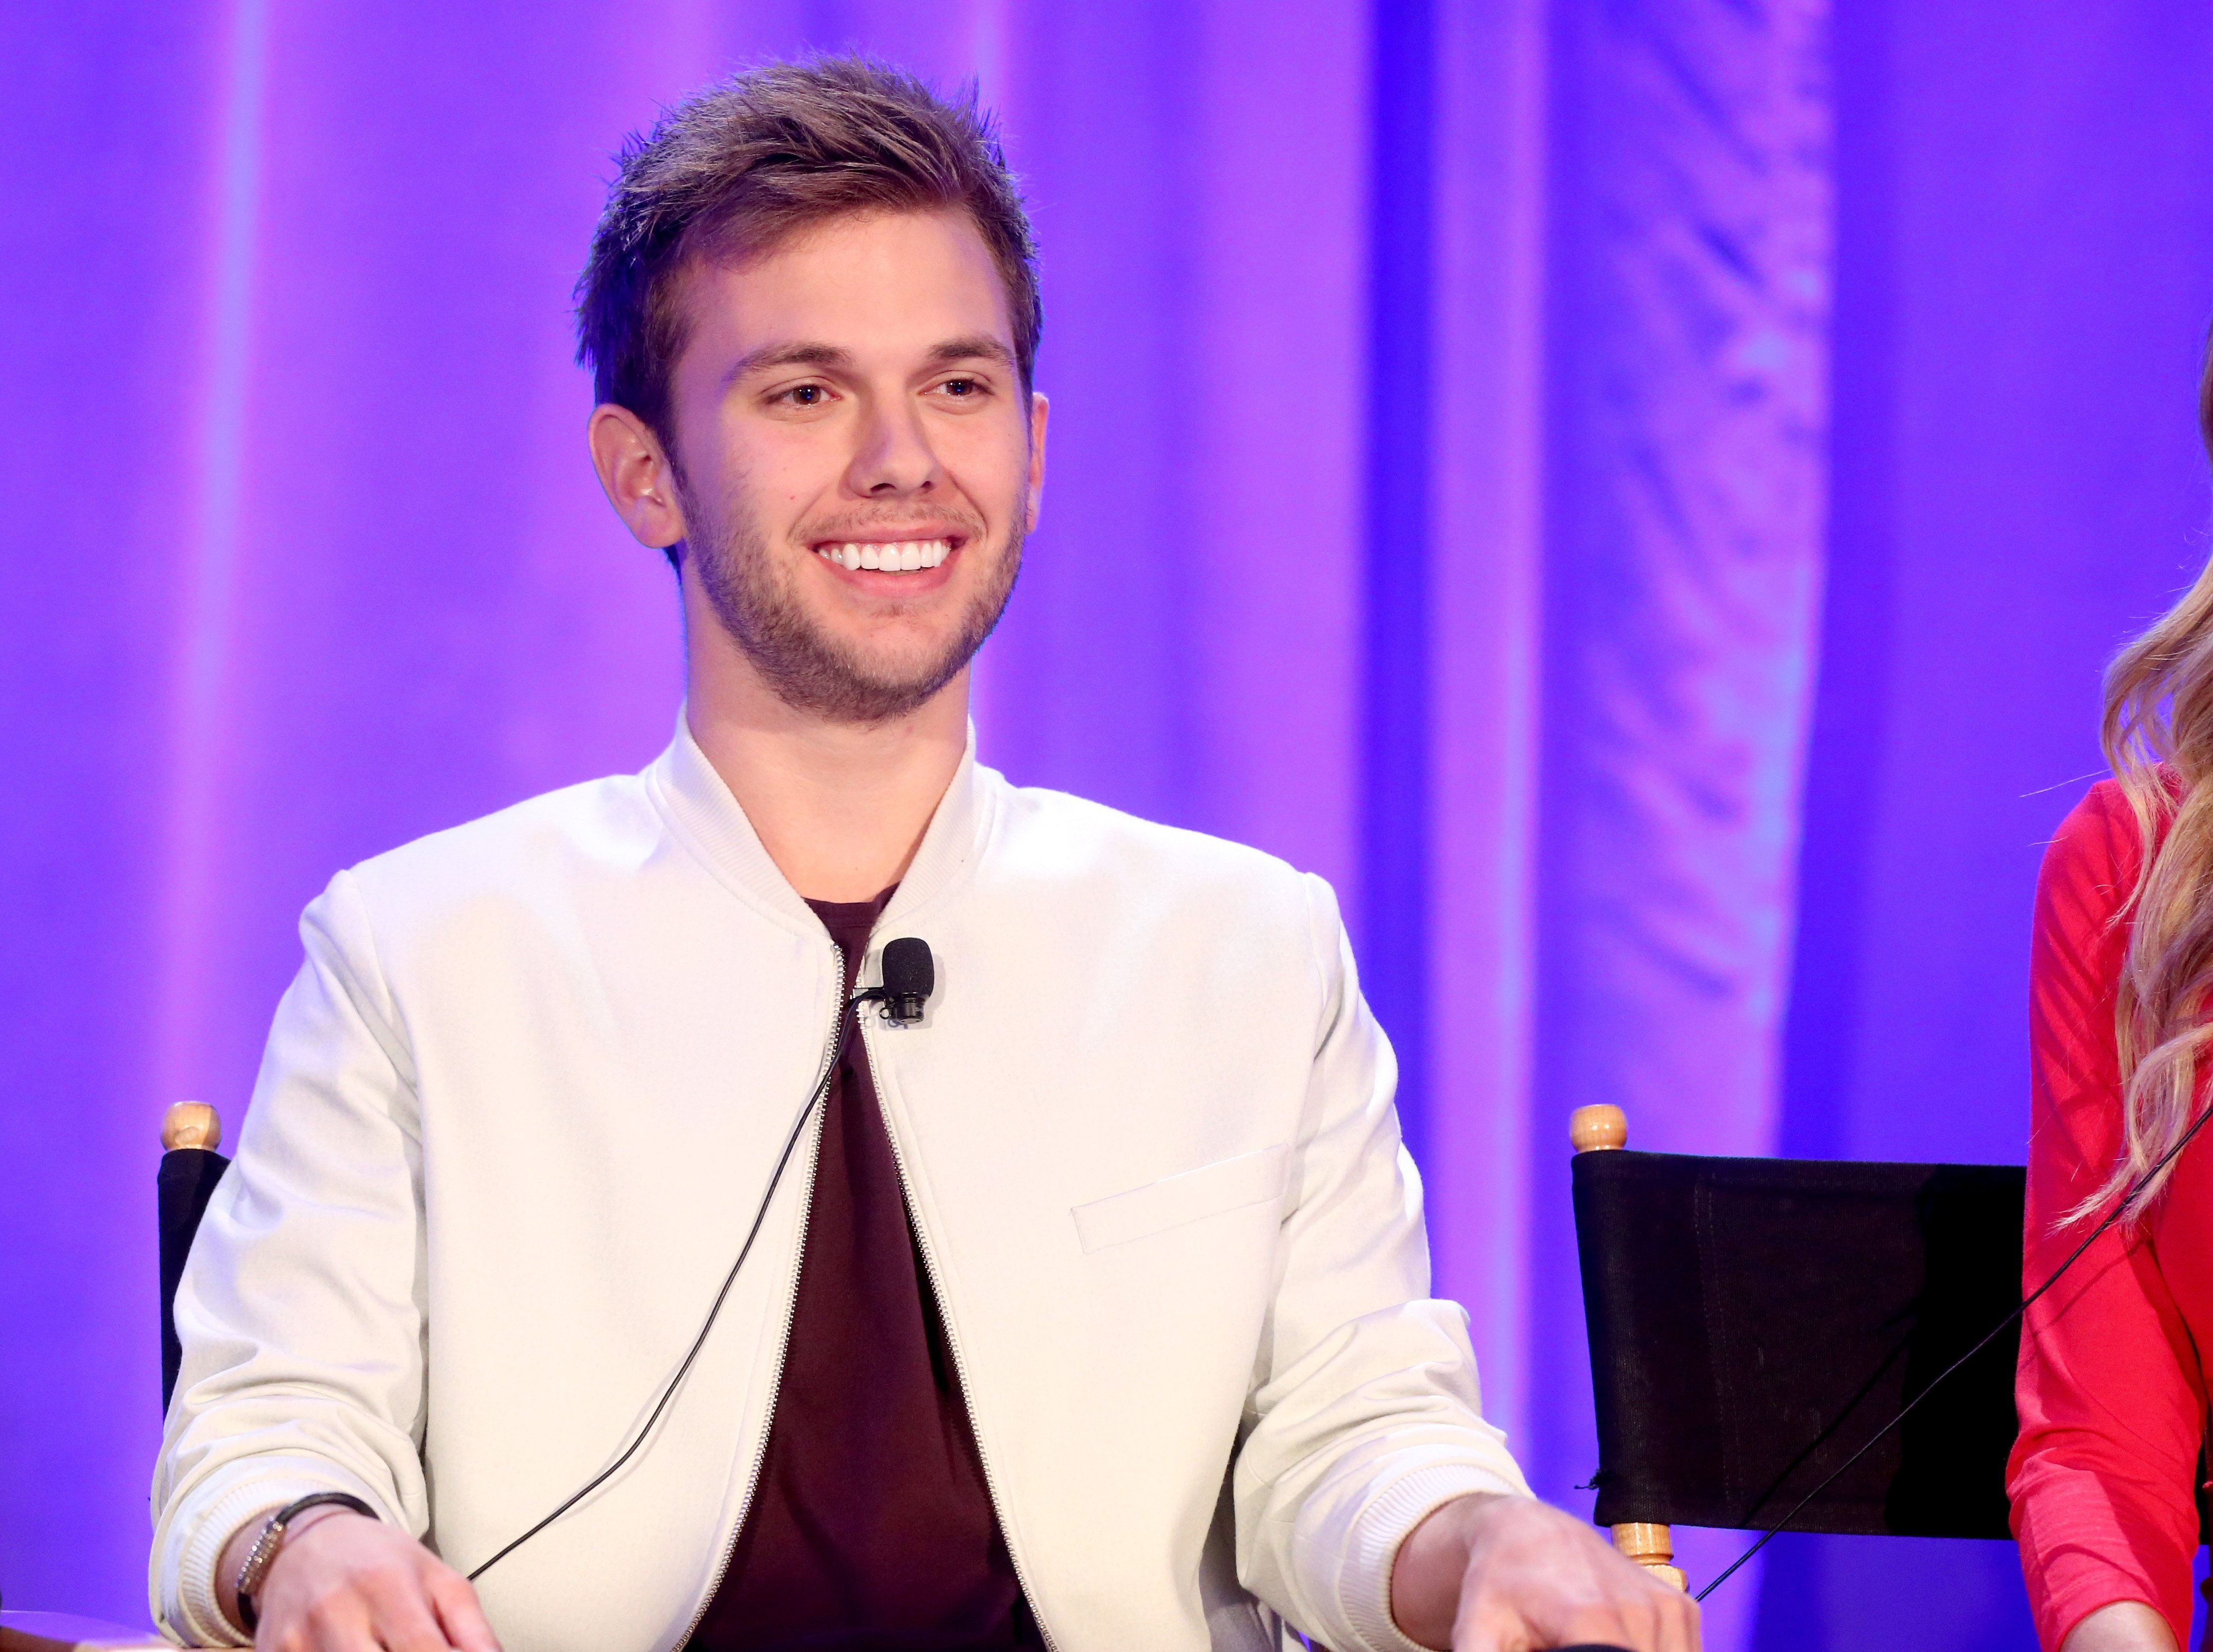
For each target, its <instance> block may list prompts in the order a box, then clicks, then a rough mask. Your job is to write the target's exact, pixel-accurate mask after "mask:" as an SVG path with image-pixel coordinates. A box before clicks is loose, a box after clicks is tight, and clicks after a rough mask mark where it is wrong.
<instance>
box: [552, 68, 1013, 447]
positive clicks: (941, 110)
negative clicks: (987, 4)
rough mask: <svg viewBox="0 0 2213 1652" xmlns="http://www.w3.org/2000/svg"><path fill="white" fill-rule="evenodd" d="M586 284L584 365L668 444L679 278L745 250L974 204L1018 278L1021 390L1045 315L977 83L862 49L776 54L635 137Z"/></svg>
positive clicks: (1002, 262) (598, 389) (679, 326)
mask: <svg viewBox="0 0 2213 1652" xmlns="http://www.w3.org/2000/svg"><path fill="white" fill-rule="evenodd" d="M618 159H619V172H618V174H617V176H616V178H615V181H614V184H613V187H612V188H611V189H610V190H609V192H608V194H607V210H606V212H605V213H603V214H602V215H601V216H600V223H599V228H598V229H596V230H594V233H593V235H592V251H591V257H590V259H589V261H588V263H587V264H586V265H585V266H584V272H583V274H582V276H581V277H578V279H577V282H576V359H577V361H578V362H579V363H582V365H584V366H586V367H588V368H589V369H591V371H592V380H593V387H594V392H595V393H596V394H597V396H598V399H600V401H603V402H613V403H616V404H617V405H620V406H623V407H626V408H628V409H629V410H630V411H631V412H633V413H635V414H637V416H638V418H641V419H643V420H644V421H645V422H646V424H649V425H650V426H651V427H652V428H653V430H655V432H656V433H657V434H658V435H660V436H661V439H662V440H663V442H668V440H669V436H670V432H669V430H668V393H669V389H668V387H669V375H670V373H671V371H672V369H674V365H675V363H676V358H677V357H678V356H679V355H680V354H681V353H682V351H683V348H684V344H685V338H684V320H683V316H682V314H681V313H680V306H679V305H678V303H677V302H676V293H675V289H676V285H677V277H678V276H679V274H680V271H682V269H683V268H684V266H685V265H686V263H688V262H689V261H690V260H692V259H695V258H700V259H747V258H751V257H757V256H759V255H760V254H762V253H767V252H771V251H773V250H774V249H775V248H776V247H777V246H778V245H780V244H781V243H782V242H783V241H785V240H786V239H788V238H789V236H791V235H794V234H796V233H797V232H798V231H800V230H802V229H807V228H808V227H810V226H812V225H814V224H817V223H822V222H823V221H825V220H826V219H831V218H837V217H843V216H846V215H848V214H850V213H860V212H881V211H894V212H899V211H930V210H945V209H949V208H959V209H962V210H966V212H967V213H968V215H969V216H971V217H972V218H973V219H974V220H975V223H976V228H977V230H978V233H979V234H980V235H982V236H983V238H984V244H985V247H987V248H988V249H989V250H990V252H991V258H992V260H993V261H994V262H995V263H996V264H997V266H998V270H999V274H1000V277H1001V278H1002V279H1003V281H1004V282H1005V283H1006V290H1007V311H1008V315H1009V320H1011V322H1012V324H1013V330H1014V344H1015V366H1016V368H1017V369H1018V370H1019V372H1020V374H1021V381H1022V387H1023V388H1024V390H1025V391H1027V389H1028V388H1029V387H1030V383H1031V380H1032V375H1033V369H1034V367H1035V363H1036V360H1037V345H1038V333H1039V326H1040V323H1041V320H1042V317H1041V314H1040V311H1039V303H1038V282H1037V252H1036V247H1035V245H1034V243H1033V240H1032V237H1031V233H1030V223H1029V216H1028V215H1027V212H1025V211H1024V210H1023V207H1022V198H1021V192H1020V191H1019V190H1018V189H1017V188H1016V186H1015V178H1014V174H1012V173H1010V172H1009V171H1008V169H1007V162H1006V156H1005V155H1004V153H1003V151H1002V149H1001V147H1000V143H999V137H998V133H997V126H996V123H995V122H994V121H993V120H992V119H991V116H990V115H989V114H988V113H985V111H983V110H982V109H980V108H979V107H978V106H977V101H976V93H975V88H973V87H972V86H971V87H969V88H965V90H964V91H963V93H962V94H961V95H960V96H959V97H958V98H955V99H953V100H948V99H945V98H942V97H940V96H938V95H937V94H936V93H935V92H933V91H931V90H930V88H928V87H927V86H925V85H924V84H923V83H922V82H920V81H918V80H917V79H916V78H915V77H914V76H911V75H909V74H906V73H905V72H904V71H902V70H898V69H894V68H893V67H891V66H890V65H889V64H883V63H879V62H876V61H875V60H873V59H870V58H859V57H818V58H808V59H806V60H804V61H802V62H798V63H773V64H765V65H763V66H762V67H759V68H756V69H751V70H746V71H745V72H744V73H742V74H739V75H736V76H732V77H731V78H730V79H729V80H726V81H723V82H721V83H719V84H717V85H715V86H712V87H710V88H708V89H707V90H705V91H704V92H701V93H698V94H696V95H695V96H693V97H691V98H688V99H686V101H684V102H682V103H680V104H679V105H677V106H676V107H674V108H673V109H670V110H668V111H667V112H666V113H663V114H662V116H661V119H659V120H658V121H657V122H656V123H655V125H654V127H653V130H652V131H651V132H649V133H648V134H646V135H644V136H643V137H640V136H638V135H637V134H632V135H631V138H630V139H629V141H628V142H626V143H625V144H624V145H623V148H622V151H621V154H620V155H619V157H618Z"/></svg>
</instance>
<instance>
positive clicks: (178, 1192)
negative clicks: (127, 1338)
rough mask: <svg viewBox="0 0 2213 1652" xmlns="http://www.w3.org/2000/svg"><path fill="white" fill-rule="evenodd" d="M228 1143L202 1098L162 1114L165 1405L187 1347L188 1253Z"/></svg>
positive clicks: (159, 1182)
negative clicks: (180, 1311) (181, 1306)
mask: <svg viewBox="0 0 2213 1652" xmlns="http://www.w3.org/2000/svg"><path fill="white" fill-rule="evenodd" d="M222 1145H223V1120H222V1119H219V1118H217V1117H216V1110H215V1109H214V1108H213V1107H210V1106H208V1105H207V1104H206V1103H205V1102H203V1101H180V1102H178V1103H177V1104H176V1105H175V1106H173V1107H171V1108H170V1109H169V1111H168V1113H166V1114H165V1115H163V1117H162V1168H161V1170H160V1172H159V1173H157V1174H156V1175H155V1181H154V1190H155V1204H156V1206H157V1208H158V1210H159V1219H160V1222H161V1228H162V1410H163V1411H168V1409H169V1396H170V1394H171V1393H173V1392H174V1390H175V1388H176V1386H177V1366H178V1364H179V1363H180V1362H181V1361H182V1360H183V1358H184V1350H183V1349H182V1348H180V1346H179V1345H178V1343H177V1314H176V1305H177V1282H178V1281H179V1280H180V1279H182V1278H183V1277H185V1258H186V1256H188V1255H189V1254H191V1253H192V1235H193V1234H197V1233H198V1232H199V1229H200V1218H201V1217H202V1216H204V1215H206V1214H207V1206H208V1196H209V1195H210V1194H211V1193H213V1192H215V1185H216V1183H217V1182H219V1181H221V1180H223V1172H224V1171H226V1170H228V1169H229V1168H230V1161H229V1159H226V1158H224V1157H223V1155H222V1154H220V1153H218V1152H216V1149H217V1148H218V1147H221V1146H222Z"/></svg>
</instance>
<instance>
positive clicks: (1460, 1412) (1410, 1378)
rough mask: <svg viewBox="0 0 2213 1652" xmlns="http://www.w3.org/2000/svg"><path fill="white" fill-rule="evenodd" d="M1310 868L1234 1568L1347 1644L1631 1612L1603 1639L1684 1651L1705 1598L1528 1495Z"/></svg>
mask: <svg viewBox="0 0 2213 1652" xmlns="http://www.w3.org/2000/svg"><path fill="white" fill-rule="evenodd" d="M1308 890H1309V906H1310V924H1311V934H1312V944H1313V948H1314V964H1315V968H1316V970H1317V972H1318V974H1319V976H1320V985H1321V993H1320V1015H1319V1021H1318V1025H1317V1027H1316V1029H1315V1045H1314V1059H1313V1066H1312V1070H1311V1077H1310V1079H1309V1085H1308V1098H1307V1106H1306V1111H1305V1114H1304V1117H1303V1118H1302V1123H1301V1125H1300V1129H1299V1133H1298V1138H1297V1140H1296V1142H1295V1147H1294V1157H1293V1192H1292V1195H1291V1199H1290V1203H1289V1207H1288V1209H1287V1212H1286V1215H1285V1217H1284V1221H1283V1234H1282V1237H1281V1241H1280V1243H1279V1245H1278V1248H1277V1257H1278V1260H1277V1282H1276V1286H1275V1290H1274V1294H1273V1296H1272V1298H1271V1304H1270V1311H1269V1315H1268V1320H1267V1322H1266V1324H1265V1326H1264V1328H1263V1332H1262V1346H1261V1353H1260V1359H1259V1367H1258V1369H1257V1371H1256V1374H1255V1382H1254V1387H1253V1396H1252V1399H1251V1401H1250V1405H1249V1410H1248V1417H1247V1430H1246V1433H1245V1436H1244V1439H1243V1442H1242V1443H1241V1447H1240V1449H1239V1451H1238V1454H1237V1458H1236V1462H1235V1471H1234V1478H1233V1489H1234V1491H1235V1500H1236V1510H1237V1522H1236V1524H1237V1551H1238V1572H1239V1576H1240V1577H1241V1580H1242V1581H1243V1582H1244V1583H1245V1585H1246V1587H1247V1588H1250V1589H1252V1590H1253V1592H1254V1593H1255V1594H1259V1596H1260V1597H1261V1598H1262V1599H1264V1600H1268V1601H1270V1602H1271V1603H1272V1604H1274V1605H1276V1606H1277V1607H1278V1609H1279V1610H1282V1611H1283V1612H1285V1613H1286V1614H1287V1615H1288V1616H1289V1618H1291V1619H1292V1620H1293V1621H1294V1622H1295V1623H1296V1624H1297V1625H1298V1626H1299V1627H1300V1628H1301V1629H1302V1630H1304V1631H1307V1632H1308V1633H1309V1634H1311V1635H1314V1636H1316V1637H1319V1638H1320V1640H1322V1641H1323V1642H1325V1643H1327V1644H1329V1645H1331V1646H1333V1647H1335V1648H1337V1649H1338V1652H1356V1649H1359V1652H1411V1649H1415V1648H1418V1647H1421V1646H1424V1645H1425V1644H1426V1645H1429V1646H1432V1647H1443V1646H1445V1645H1447V1644H1448V1637H1452V1636H1454V1635H1457V1636H1458V1637H1459V1638H1457V1639H1451V1640H1450V1641H1449V1643H1450V1644H1452V1645H1453V1646H1454V1648H1455V1649H1456V1652H1518V1649H1521V1648H1523V1647H1537V1646H1544V1645H1557V1644H1564V1643H1567V1642H1561V1641H1557V1640H1552V1639H1549V1638H1547V1637H1549V1636H1550V1635H1551V1633H1552V1629H1551V1627H1550V1625H1553V1624H1555V1623H1562V1622H1583V1621H1586V1620H1591V1619H1592V1614H1593V1613H1594V1612H1596V1613H1598V1614H1600V1617H1601V1618H1602V1620H1603V1621H1606V1622H1607V1623H1608V1624H1610V1625H1619V1627H1614V1628H1611V1629H1610V1630H1609V1631H1608V1633H1606V1634H1602V1635H1598V1636H1594V1637H1592V1638H1594V1639H1596V1640H1599V1641H1600V1642H1603V1641H1606V1640H1607V1639H1613V1640H1615V1641H1616V1642H1617V1643H1619V1644H1620V1645H1622V1646H1625V1647H1629V1648H1631V1649H1634V1652H1687V1649H1689V1648H1691V1647H1693V1646H1695V1644H1696V1640H1695V1637H1696V1629H1695V1625H1696V1621H1697V1612H1696V1609H1695V1607H1693V1606H1691V1604H1690V1603H1689V1602H1688V1601H1687V1600H1685V1599H1684V1598H1683V1597H1682V1596H1681V1595H1680V1594H1678V1593H1676V1592H1674V1591H1672V1590H1670V1591H1667V1593H1666V1594H1660V1593H1657V1592H1656V1591H1659V1590H1661V1588H1662V1587H1663V1586H1661V1585H1660V1584H1659V1583H1657V1582H1655V1580H1654V1579H1653V1578H1652V1577H1651V1576H1649V1574H1648V1573H1646V1572H1644V1571H1643V1570H1642V1569H1641V1568H1638V1567H1636V1566H1633V1565H1631V1564H1630V1563H1629V1562H1627V1561H1625V1560H1623V1559H1622V1558H1620V1557H1619V1556H1618V1555H1616V1554H1615V1553H1614V1552H1613V1551H1612V1549H1611V1548H1609V1547H1608V1546H1607V1545H1606V1544H1605V1543H1604V1542H1603V1541H1602V1540H1601V1539H1600V1538H1599V1536H1598V1535H1597V1533H1595V1532H1594V1531H1592V1530H1590V1529H1589V1528H1588V1527H1585V1526H1584V1525H1583V1524H1582V1522H1581V1521H1575V1520H1573V1519H1571V1518H1570V1517H1569V1516H1568V1515H1563V1514H1561V1513H1560V1512H1559V1511H1558V1510H1556V1509H1547V1508H1545V1506H1544V1505H1542V1504H1540V1503H1537V1502H1536V1501H1535V1500H1534V1499H1533V1498H1532V1497H1530V1496H1529V1495H1528V1487H1527V1483H1526V1482H1525V1481H1524V1480H1523V1479H1522V1478H1521V1470H1520V1469H1519V1467H1517V1466H1516V1465H1515V1462H1514V1460H1513V1458H1512V1456H1511V1455H1510V1454H1509V1453H1508V1451H1507V1450H1506V1448H1505V1444H1504V1442H1503V1438H1502V1436H1500V1435H1499V1433H1498V1430H1497V1429H1496V1428H1494V1427H1492V1426H1491V1424H1490V1423H1487V1422H1486V1421H1484V1417H1483V1413H1482V1405H1481V1399H1480V1397H1479V1394H1478V1389H1477V1386H1476V1380H1475V1362H1474V1356H1473V1355H1472V1353H1471V1352H1470V1350H1469V1348H1468V1344H1467V1331H1466V1314H1464V1313H1463V1312H1462V1311H1461V1310H1460V1308H1458V1307H1457V1306H1455V1305H1454V1304H1452V1303H1449V1302H1442V1301H1433V1300H1430V1295H1429V1291H1430V1275H1429V1252H1428V1245H1427V1241H1426V1240H1425V1238H1424V1233H1423V1228H1422V1211H1421V1190H1420V1182H1419V1179H1418V1177H1417V1175H1416V1173H1415V1171H1414V1167H1413V1164H1412V1161H1411V1160H1410V1159H1408V1158H1407V1157H1406V1155H1405V1151H1404V1149H1403V1148H1402V1146H1401V1144H1400V1142H1399V1126H1398V1118H1397V1114H1396V1113H1395V1112H1394V1110H1393V1090H1394V1088H1395V1087H1396V1083H1397V1070H1396V1066H1395V1064H1394V1063H1393V1059H1392V1056H1391V1052H1390V1048H1389V1045H1387V1042H1386V1041H1385V1039H1384V1038H1383V1035H1382V1033H1381V1029H1380V1028H1379V1027H1377V1026H1376V1024H1375V1018H1374V1017H1373V1016H1372V1015H1370V1014H1369V1011H1368V1008H1367V1005H1366V1004H1365V1003H1363V1000H1362V998H1361V996H1360V992H1359V988H1358V985H1357V983H1356V976H1355V972H1354V969H1353V964H1352V959H1351V953H1350V947H1349V945H1348V944H1347V943H1346V941H1345V938H1344V926H1343V924H1342V923H1341V922H1340V920H1339V918H1338V912H1337V906H1336V902H1335V899H1334V898H1333V897H1332V895H1331V894H1330V892H1329V889H1328V887H1327V886H1326V884H1324V883H1322V882H1321V881H1320V880H1319V879H1309V880H1308ZM1415 1537H1418V1538H1419V1539H1420V1540H1419V1541H1417V1542H1410V1539H1411V1538H1415ZM1402 1567H1403V1568H1404V1570H1403V1571H1402V1570H1401V1568H1402ZM1594 1601H1595V1602H1597V1603H1598V1604H1597V1605H1596V1606H1594V1605H1593V1602H1594ZM1454 1625H1458V1627H1457V1629H1455V1627H1454ZM1681 1625H1691V1627H1690V1628H1688V1629H1687V1630H1685V1629H1683V1628H1682V1627H1681ZM1410 1629H1413V1630H1419V1631H1422V1633H1420V1634H1416V1635H1412V1636H1410V1635H1409V1632H1408V1631H1409V1630H1410ZM1686 1636H1687V1637H1688V1638H1686ZM1425 1637H1429V1638H1425ZM1516 1637H1519V1638H1516ZM1671 1637H1672V1638H1671Z"/></svg>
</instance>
